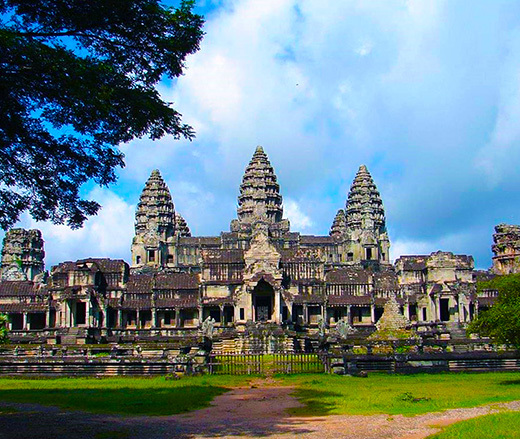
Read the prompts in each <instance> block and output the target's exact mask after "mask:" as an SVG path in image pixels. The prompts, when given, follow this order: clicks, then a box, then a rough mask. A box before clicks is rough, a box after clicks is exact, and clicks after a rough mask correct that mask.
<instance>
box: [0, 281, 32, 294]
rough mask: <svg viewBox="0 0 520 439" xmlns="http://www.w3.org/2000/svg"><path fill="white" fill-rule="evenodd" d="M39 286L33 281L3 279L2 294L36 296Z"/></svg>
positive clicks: (0, 292) (0, 286)
mask: <svg viewBox="0 0 520 439" xmlns="http://www.w3.org/2000/svg"><path fill="white" fill-rule="evenodd" d="M37 293H38V287H37V285H35V284H34V283H33V282H31V281H2V282H0V296H34V295H36V294H37Z"/></svg>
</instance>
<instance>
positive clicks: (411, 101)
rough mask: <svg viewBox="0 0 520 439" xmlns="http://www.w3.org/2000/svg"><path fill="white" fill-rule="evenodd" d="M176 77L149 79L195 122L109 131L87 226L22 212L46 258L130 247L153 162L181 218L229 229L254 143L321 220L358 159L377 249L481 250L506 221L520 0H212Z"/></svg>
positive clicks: (199, 226) (309, 214)
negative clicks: (165, 128)
mask: <svg viewBox="0 0 520 439" xmlns="http://www.w3.org/2000/svg"><path fill="white" fill-rule="evenodd" d="M197 8H198V9H197V10H198V11H199V12H201V13H203V14H204V15H206V19H207V21H206V26H205V32H206V36H205V38H204V41H203V43H202V48H201V50H200V51H199V52H198V53H197V54H196V55H194V56H192V57H190V58H189V60H188V62H187V69H186V73H185V75H184V76H182V77H181V78H179V79H178V80H177V81H175V82H174V83H164V84H161V86H160V90H161V93H162V95H163V96H164V98H165V99H166V100H168V101H171V102H174V107H175V108H176V109H177V110H179V111H180V112H181V113H182V114H183V116H184V121H185V122H187V123H189V124H191V125H192V126H193V127H194V128H195V130H196V132H197V138H196V140H195V141H193V142H191V143H190V142H187V141H174V140H172V139H170V138H164V139H161V140H160V141H158V142H151V141H149V140H146V139H143V140H138V141H134V142H131V143H130V144H128V145H123V146H122V149H123V151H124V152H125V154H126V163H127V166H126V168H124V169H123V170H121V171H120V172H119V181H118V183H117V184H116V185H113V186H111V187H110V188H109V189H100V188H93V187H88V188H85V193H87V194H88V195H89V196H90V197H94V198H95V199H97V200H99V201H100V202H101V203H102V204H103V206H104V208H103V211H102V212H101V213H100V214H99V215H98V216H97V217H95V218H92V219H91V220H89V221H88V223H87V224H86V226H85V227H84V228H83V229H81V230H78V231H70V230H69V229H67V228H66V227H64V226H53V225H49V224H36V223H34V222H33V221H32V220H30V219H29V218H27V217H24V219H23V220H22V221H21V222H20V224H19V225H20V226H24V227H39V228H41V229H42V230H43V233H44V238H45V240H46V252H47V264H48V265H49V266H50V265H52V264H55V263H57V262H59V261H62V260H68V259H78V258H82V257H88V256H106V257H112V258H124V259H126V260H129V256H130V244H131V239H132V236H133V221H134V212H135V206H136V203H137V201H138V197H139V193H140V191H141V189H142V186H143V184H144V182H145V181H146V179H147V177H148V175H149V174H150V172H151V171H152V169H154V168H159V169H160V170H161V173H162V174H163V176H164V178H165V180H166V181H167V183H168V185H169V187H170V190H171V192H172V195H173V199H174V203H175V207H176V209H177V210H178V211H179V212H180V213H181V214H182V215H183V216H184V217H185V218H186V220H187V222H188V224H189V226H190V228H191V229H192V232H193V233H194V234H196V235H217V234H219V233H220V231H222V230H229V223H230V221H231V220H232V219H233V218H234V217H235V215H236V197H237V195H238V187H239V184H240V181H241V177H242V174H243V171H244V169H245V167H246V165H247V163H248V161H249V159H250V157H251V155H252V154H253V152H254V149H255V147H256V145H259V144H260V145H263V146H264V149H265V150H266V152H267V153H268V155H269V157H270V159H271V163H272V164H273V166H274V167H275V170H276V173H277V175H278V179H279V182H280V185H281V192H282V195H283V197H284V204H285V213H286V216H287V217H288V218H289V219H290V220H291V225H292V229H293V230H296V231H300V232H302V233H305V234H326V233H328V230H329V228H330V225H331V223H332V220H333V218H334V215H335V213H336V211H337V210H338V209H339V208H342V207H344V204H345V200H346V195H347V192H348V189H349V186H350V184H351V182H352V180H353V178H354V175H355V173H356V171H357V169H358V167H359V165H360V164H366V165H367V166H368V168H369V170H370V171H371V173H372V176H373V177H374V180H375V182H376V184H377V186H378V188H379V190H380V192H381V195H382V198H383V202H384V205H385V209H386V216H387V225H388V229H389V234H390V239H391V243H392V257H393V258H396V257H398V256H399V255H401V254H421V253H429V252H432V251H436V250H446V251H452V252H455V253H464V254H472V255H473V256H474V257H475V261H476V266H477V267H479V268H488V267H489V266H490V265H491V250H490V246H491V239H492V233H493V227H494V225H495V224H498V223H500V222H506V223H513V224H514V223H520V191H519V190H518V188H519V187H520V173H519V172H518V165H519V163H520V147H519V146H520V144H519V142H520V124H519V123H518V121H519V120H520V2H518V1H498V0H495V1H478V0H468V1H462V0H459V1H440V0H439V1H426V0H409V1H397V0H396V1H388V0H380V1H377V0H370V1H369V0H364V1H361V0H357V1H355V0H344V1H341V2H338V1H323V0H302V1H298V0H234V1H228V0H220V1H210V0H206V1H204V2H199V4H198V6H197Z"/></svg>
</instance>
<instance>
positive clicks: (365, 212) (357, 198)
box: [345, 165, 386, 233]
mask: <svg viewBox="0 0 520 439" xmlns="http://www.w3.org/2000/svg"><path fill="white" fill-rule="evenodd" d="M345 210H346V222H347V228H348V229H349V230H356V229H365V230H366V229H372V230H374V231H377V232H380V233H383V232H384V231H385V230H386V225H385V211H384V208H383V202H382V201H381V196H380V195H379V192H378V190H377V188H376V185H375V184H374V180H372V176H371V175H370V172H368V169H367V167H366V166H365V165H361V166H360V167H359V170H358V172H357V174H356V177H355V178H354V182H353V183H352V186H351V187H350V191H349V194H348V198H347V204H346V209H345Z"/></svg>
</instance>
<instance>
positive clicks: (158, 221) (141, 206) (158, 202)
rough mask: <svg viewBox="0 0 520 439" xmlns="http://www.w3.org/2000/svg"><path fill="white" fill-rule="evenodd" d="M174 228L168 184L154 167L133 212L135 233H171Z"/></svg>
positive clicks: (169, 234) (173, 210) (172, 208)
mask: <svg viewBox="0 0 520 439" xmlns="http://www.w3.org/2000/svg"><path fill="white" fill-rule="evenodd" d="M174 230H175V209H174V206H173V201H172V197H171V194H170V190H169V189H168V186H167V185H166V183H165V182H164V180H163V178H162V177H161V173H160V172H159V171H158V170H157V169H155V170H154V171H152V173H151V175H150V177H149V178H148V181H147V182H146V184H145V185H144V189H143V191H142V192H141V197H140V198H139V203H138V204H137V210H136V212H135V233H136V235H141V234H145V233H147V232H152V233H160V234H164V233H165V234H166V235H167V236H171V235H173V233H174Z"/></svg>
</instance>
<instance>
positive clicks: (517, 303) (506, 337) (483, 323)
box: [468, 274, 520, 348]
mask: <svg viewBox="0 0 520 439" xmlns="http://www.w3.org/2000/svg"><path fill="white" fill-rule="evenodd" d="M477 288H478V290H480V291H482V290H483V289H493V290H497V291H498V298H497V301H496V303H495V304H494V305H493V306H492V307H491V308H490V309H489V310H486V311H483V312H481V313H479V315H478V317H477V318H476V319H475V320H474V321H473V322H471V323H470V325H469V326H468V333H477V334H480V335H481V336H485V337H491V338H492V339H493V340H494V341H496V342H497V343H506V344H511V345H513V346H515V347H517V348H520V274H510V275H505V276H497V277H496V278H494V279H491V280H489V281H485V282H479V284H478V286H477Z"/></svg>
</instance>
